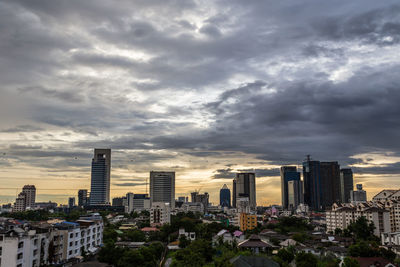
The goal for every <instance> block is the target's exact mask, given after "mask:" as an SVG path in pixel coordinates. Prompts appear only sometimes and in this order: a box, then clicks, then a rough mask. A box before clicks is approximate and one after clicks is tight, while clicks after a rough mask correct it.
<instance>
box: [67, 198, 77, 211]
mask: <svg viewBox="0 0 400 267" xmlns="http://www.w3.org/2000/svg"><path fill="white" fill-rule="evenodd" d="M68 207H69V208H70V209H71V208H73V207H75V198H74V197H70V198H68Z"/></svg>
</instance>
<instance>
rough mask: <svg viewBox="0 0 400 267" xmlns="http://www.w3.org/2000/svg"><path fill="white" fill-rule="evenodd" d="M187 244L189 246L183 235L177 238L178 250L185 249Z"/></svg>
mask: <svg viewBox="0 0 400 267" xmlns="http://www.w3.org/2000/svg"><path fill="white" fill-rule="evenodd" d="M189 244H190V240H188V239H187V238H186V236H185V235H181V236H180V237H179V247H180V248H186V247H187V246H188V245H189Z"/></svg>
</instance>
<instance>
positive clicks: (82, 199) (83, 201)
mask: <svg viewBox="0 0 400 267" xmlns="http://www.w3.org/2000/svg"><path fill="white" fill-rule="evenodd" d="M87 196H88V192H87V190H86V189H80V190H79V191H78V206H79V207H83V206H86V205H87V204H88V197H87Z"/></svg>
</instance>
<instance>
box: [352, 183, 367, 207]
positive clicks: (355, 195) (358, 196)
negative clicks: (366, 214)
mask: <svg viewBox="0 0 400 267" xmlns="http://www.w3.org/2000/svg"><path fill="white" fill-rule="evenodd" d="M356 187H357V191H353V190H351V191H350V201H351V202H352V203H355V204H357V203H360V202H366V201H367V192H365V190H363V187H362V184H357V185H356Z"/></svg>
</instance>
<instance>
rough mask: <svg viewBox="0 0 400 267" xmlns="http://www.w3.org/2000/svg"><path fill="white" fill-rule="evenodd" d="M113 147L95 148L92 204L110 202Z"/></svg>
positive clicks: (106, 203)
mask: <svg viewBox="0 0 400 267" xmlns="http://www.w3.org/2000/svg"><path fill="white" fill-rule="evenodd" d="M110 175H111V149H98V148H95V149H94V157H93V159H92V177H91V186H90V205H109V204H110Z"/></svg>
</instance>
